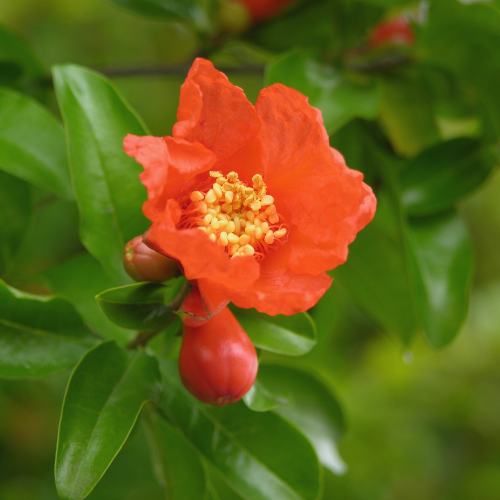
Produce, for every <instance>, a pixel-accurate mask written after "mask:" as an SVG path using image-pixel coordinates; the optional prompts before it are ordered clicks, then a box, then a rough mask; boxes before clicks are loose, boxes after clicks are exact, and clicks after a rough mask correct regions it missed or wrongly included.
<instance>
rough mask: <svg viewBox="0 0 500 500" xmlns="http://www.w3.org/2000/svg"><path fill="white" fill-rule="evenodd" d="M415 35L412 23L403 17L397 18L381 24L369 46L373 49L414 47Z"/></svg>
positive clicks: (369, 40) (371, 36)
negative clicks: (382, 46) (401, 46)
mask: <svg viewBox="0 0 500 500" xmlns="http://www.w3.org/2000/svg"><path fill="white" fill-rule="evenodd" d="M414 43H415V35H414V33H413V29H412V27H411V25H410V23H409V22H408V21H407V20H406V19H405V18H404V17H403V16H400V17H396V18H395V19H391V20H389V21H386V22H383V23H380V24H379V25H377V26H376V27H375V29H374V30H373V31H372V33H371V35H370V38H369V39H368V44H369V45H370V46H371V47H378V46H380V45H413V44H414Z"/></svg>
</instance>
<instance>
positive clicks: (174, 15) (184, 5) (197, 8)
mask: <svg viewBox="0 0 500 500" xmlns="http://www.w3.org/2000/svg"><path fill="white" fill-rule="evenodd" d="M111 1H112V2H113V3H116V4H118V5H120V6H122V7H126V8H127V9H130V10H132V11H134V12H137V13H138V14H142V15H144V16H148V17H152V18H153V19H155V20H158V19H161V20H164V21H172V20H174V21H176V20H181V21H187V22H190V23H193V24H194V25H196V26H197V27H198V28H200V29H201V30H202V31H205V30H207V29H208V28H209V26H210V24H209V19H208V16H207V14H206V12H205V11H204V9H203V8H202V2H199V1H197V0H111Z"/></svg>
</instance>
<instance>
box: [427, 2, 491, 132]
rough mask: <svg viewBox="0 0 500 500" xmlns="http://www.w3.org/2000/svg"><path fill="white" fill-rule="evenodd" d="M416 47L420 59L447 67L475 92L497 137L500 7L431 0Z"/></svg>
mask: <svg viewBox="0 0 500 500" xmlns="http://www.w3.org/2000/svg"><path fill="white" fill-rule="evenodd" d="M427 18H428V20H427V23H426V26H425V29H424V30H421V32H420V33H419V49H420V54H421V57H422V59H423V60H424V61H426V62H428V63H429V64H432V65H434V66H437V67H441V68H443V69H444V70H446V71H448V72H449V74H450V75H452V76H453V77H455V78H457V79H458V80H459V81H460V85H461V86H462V87H463V88H465V89H466V90H467V91H468V93H469V95H474V96H476V97H477V98H478V99H479V100H480V101H481V103H482V104H483V106H484V110H485V113H486V114H487V115H488V116H489V119H490V120H492V122H493V123H494V126H495V129H496V130H495V137H492V142H498V139H499V137H500V94H499V93H498V74H499V71H500V59H499V58H498V50H497V48H498V45H499V43H500V9H499V8H498V5H494V4H493V2H465V1H457V0H440V1H439V2H432V3H431V4H430V8H429V11H428V15H427Z"/></svg>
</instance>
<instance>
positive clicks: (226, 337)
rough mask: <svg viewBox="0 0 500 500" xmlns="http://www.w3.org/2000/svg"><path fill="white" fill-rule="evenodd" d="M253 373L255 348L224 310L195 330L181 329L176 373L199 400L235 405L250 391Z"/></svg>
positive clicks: (255, 364) (228, 312) (215, 403)
mask: <svg viewBox="0 0 500 500" xmlns="http://www.w3.org/2000/svg"><path fill="white" fill-rule="evenodd" d="M257 369H258V362H257V353H256V352H255V348H254V346H253V344H252V342H251V341H250V339H249V338H248V335H247V334H246V333H245V331H244V330H243V328H241V326H240V324H239V323H238V321H237V320H236V318H235V317H234V316H233V314H232V313H231V311H230V310H229V309H228V308H227V307H225V308H224V309H223V310H222V311H221V312H220V313H219V314H217V315H215V316H214V317H213V318H211V319H210V320H208V321H206V322H205V323H204V324H203V325H201V326H199V327H197V328H191V327H187V326H186V327H185V328H184V335H183V337H182V346H181V352H180V355H179V373H180V375H181V379H182V383H183V384H184V386H185V387H186V389H187V390H188V391H189V392H190V393H191V394H193V396H195V397H196V398H198V399H199V400H201V401H203V402H205V403H209V404H212V405H215V406H223V405H227V404H230V403H235V402H236V401H238V400H239V399H240V398H241V397H243V396H244V395H245V394H246V393H247V392H248V391H249V390H250V387H252V385H253V383H254V381H255V377H256V376H257Z"/></svg>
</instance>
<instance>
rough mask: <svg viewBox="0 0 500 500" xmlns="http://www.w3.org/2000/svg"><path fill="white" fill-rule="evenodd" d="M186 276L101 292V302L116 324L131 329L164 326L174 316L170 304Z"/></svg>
mask: <svg viewBox="0 0 500 500" xmlns="http://www.w3.org/2000/svg"><path fill="white" fill-rule="evenodd" d="M184 282H185V280H184V279H183V278H178V279H173V280H170V281H169V282H168V283H167V284H166V285H162V284H161V283H137V284H134V285H127V286H123V287H119V288H112V289H111V290H106V291H105V292H102V293H100V294H99V295H98V296H97V297H96V300H97V303H98V304H99V307H100V308H101V310H102V312H103V313H104V314H105V315H106V316H107V318H108V319H109V320H110V321H112V322H113V323H115V324H117V325H118V326H121V327H122V328H128V329H130V330H141V331H150V330H156V329H158V328H160V327H161V326H162V325H164V324H165V323H166V322H167V321H168V319H169V318H170V317H171V316H172V313H173V312H172V308H171V307H169V305H168V304H169V303H170V302H172V300H174V299H175V297H176V296H177V294H178V293H179V290H180V288H181V287H182V285H183V284H184Z"/></svg>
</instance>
